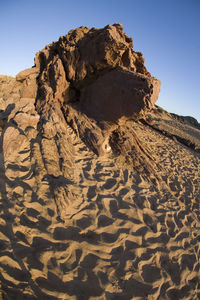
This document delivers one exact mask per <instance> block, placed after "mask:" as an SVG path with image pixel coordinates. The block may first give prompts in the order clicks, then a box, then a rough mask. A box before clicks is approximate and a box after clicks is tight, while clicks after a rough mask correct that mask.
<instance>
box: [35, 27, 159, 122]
mask: <svg viewBox="0 0 200 300" xmlns="http://www.w3.org/2000/svg"><path fill="white" fill-rule="evenodd" d="M35 64H36V69H39V70H40V73H39V76H38V78H37V80H38V92H37V108H38V109H39V110H41V109H43V108H44V107H46V104H47V103H48V105H49V104H50V103H52V102H53V103H55V102H57V103H58V102H59V103H61V105H68V104H70V103H71V104H72V103H74V102H76V107H77V103H80V107H79V109H81V110H82V109H83V112H85V113H88V116H90V117H93V118H96V119H100V120H107V121H113V120H117V119H119V118H120V117H121V116H128V117H134V118H138V117H140V116H141V115H144V114H145V113H146V112H147V111H148V110H149V109H151V108H152V106H153V105H154V103H155V102H156V100H157V98H158V94H159V90H160V81H159V80H157V79H156V78H154V77H152V76H151V74H150V73H149V72H148V71H147V69H146V67H145V66H144V58H143V57H142V54H141V53H140V52H135V51H133V41H132V39H131V38H129V37H128V36H127V35H126V34H125V33H124V32H123V28H122V25H121V24H114V25H108V26H106V27H105V28H103V29H95V28H92V29H89V28H88V27H80V28H77V29H75V30H71V31H70V32H69V33H68V34H67V35H66V36H62V37H60V39H59V40H58V41H57V42H53V43H52V44H50V45H48V46H46V47H45V49H43V50H42V51H40V52H38V53H37V54H36V57H35Z"/></svg>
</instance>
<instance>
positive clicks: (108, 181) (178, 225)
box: [0, 99, 200, 300]
mask: <svg viewBox="0 0 200 300" xmlns="http://www.w3.org/2000/svg"><path fill="white" fill-rule="evenodd" d="M8 105H9V104H8ZM4 106H6V102H4ZM5 111H6V114H7V117H6V118H7V120H6V123H5V126H4V128H2V129H1V140H0V199H1V203H0V206H1V209H0V270H1V272H0V280H1V290H2V291H3V295H4V298H3V299H9V300H10V299H13V300H14V299H15V300H16V299H47V300H49V299H62V300H68V299H80V300H84V299H101V300H103V299H106V300H107V299H113V300H115V299H138V300H139V299H159V300H160V299H199V298H200V276H199V250H200V249H199V242H200V218H199V195H200V184H199V183H200V171H199V163H200V157H199V154H198V153H197V152H195V151H193V150H191V149H189V148H188V147H186V146H184V145H182V144H181V143H179V142H178V141H174V140H172V139H170V138H168V137H166V136H164V135H162V134H161V133H159V132H157V131H155V130H154V129H152V128H151V127H148V126H146V125H144V124H142V123H140V122H133V121H128V122H127V123H126V130H127V132H128V130H130V132H131V130H132V128H134V131H135V132H136V134H137V136H139V139H140V141H141V142H142V143H143V146H144V147H145V148H146V149H149V150H148V151H150V155H151V158H152V159H153V161H154V165H155V168H156V170H155V171H156V174H157V178H156V180H155V181H153V180H147V178H146V177H145V176H143V175H141V173H140V172H139V171H137V169H133V168H132V165H131V164H125V163H124V162H123V163H122V162H121V160H120V159H119V157H117V156H115V155H113V154H112V153H108V154H107V155H103V156H97V155H96V154H94V152H92V151H91V150H90V149H89V148H88V147H87V146H86V145H85V144H84V142H83V141H82V139H81V138H80V137H79V135H78V134H77V133H76V132H75V131H74V130H73V129H72V128H71V127H70V126H69V125H67V123H66V122H64V119H63V115H62V114H61V113H60V111H56V108H54V109H52V111H51V112H50V114H49V119H48V120H46V121H45V122H44V120H42V117H39V115H38V114H37V113H36V111H35V107H34V101H33V99H21V100H20V101H16V103H15V104H14V105H13V106H12V107H10V106H9V107H8V106H7V107H4V112H5ZM4 117H5V113H4ZM4 119H5V118H4ZM132 159H133V161H134V155H132Z"/></svg>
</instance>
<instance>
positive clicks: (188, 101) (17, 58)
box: [0, 0, 200, 122]
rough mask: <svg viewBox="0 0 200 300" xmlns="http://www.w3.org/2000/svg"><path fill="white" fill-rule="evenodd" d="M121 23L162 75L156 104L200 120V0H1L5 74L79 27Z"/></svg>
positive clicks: (0, 69) (0, 58)
mask: <svg viewBox="0 0 200 300" xmlns="http://www.w3.org/2000/svg"><path fill="white" fill-rule="evenodd" d="M116 22H117V23H122V24H123V27H124V31H125V32H126V33H127V34H128V35H129V36H131V37H133V43H134V50H136V51H141V52H142V53H143V55H144V58H145V60H146V66H147V69H148V70H149V71H150V72H151V74H152V75H153V76H155V77H157V78H158V79H160V80H161V83H162V87H161V92H160V96H159V100H158V101H157V104H158V105H160V106H162V107H163V108H165V109H166V110H168V111H170V112H174V113H177V114H181V115H191V116H193V117H195V118H196V119H198V121H199V122H200V0H123V1H121V0H99V1H97V0H69V1H68V0H0V28H1V29H0V38H1V43H0V74H5V75H13V76H15V75H16V74H17V73H18V72H19V71H21V70H23V69H25V68H29V67H31V66H32V65H33V64H34V56H35V53H36V52H37V51H39V50H41V49H42V48H44V46H45V45H47V44H49V43H51V42H52V41H56V40H57V39H58V38H59V36H61V35H65V34H67V32H68V31H69V30H70V29H74V28H76V27H79V26H82V25H84V26H89V27H97V28H101V27H104V26H105V25H107V24H113V23H116Z"/></svg>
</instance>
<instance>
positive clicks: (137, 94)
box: [80, 68, 160, 121]
mask: <svg viewBox="0 0 200 300" xmlns="http://www.w3.org/2000/svg"><path fill="white" fill-rule="evenodd" d="M159 89H160V83H159V81H158V80H157V79H155V78H152V77H148V76H145V75H138V74H136V73H132V72H130V71H126V70H123V69H119V68H118V69H114V70H111V71H110V72H107V73H106V74H105V75H103V76H100V77H99V78H98V79H97V80H96V81H95V82H94V83H92V84H90V85H88V86H86V87H84V88H82V89H81V97H80V103H81V110H83V111H84V112H85V113H86V114H87V115H89V116H90V117H92V118H95V119H97V120H106V121H116V120H117V119H119V118H120V117H122V116H126V117H134V118H137V117H142V114H143V113H145V111H146V110H147V109H151V108H152V106H153V105H154V103H155V102H156V100H157V95H158V93H159Z"/></svg>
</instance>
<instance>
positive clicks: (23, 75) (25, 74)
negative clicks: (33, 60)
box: [16, 68, 39, 82]
mask: <svg viewBox="0 0 200 300" xmlns="http://www.w3.org/2000/svg"><path fill="white" fill-rule="evenodd" d="M38 72H39V70H38V69H37V68H29V69H25V70H23V71H21V72H19V73H18V74H17V75H16V80H17V81H20V82H23V81H24V80H25V79H26V78H27V77H29V76H31V75H33V74H37V73H38Z"/></svg>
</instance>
